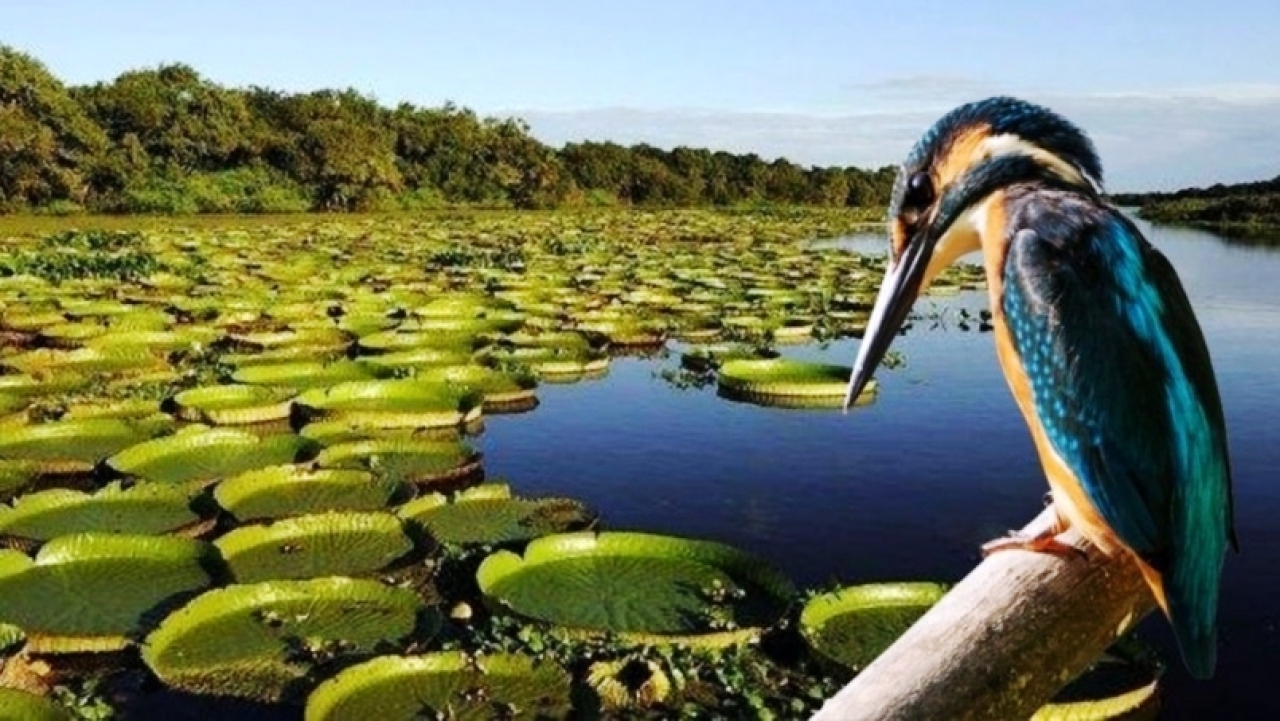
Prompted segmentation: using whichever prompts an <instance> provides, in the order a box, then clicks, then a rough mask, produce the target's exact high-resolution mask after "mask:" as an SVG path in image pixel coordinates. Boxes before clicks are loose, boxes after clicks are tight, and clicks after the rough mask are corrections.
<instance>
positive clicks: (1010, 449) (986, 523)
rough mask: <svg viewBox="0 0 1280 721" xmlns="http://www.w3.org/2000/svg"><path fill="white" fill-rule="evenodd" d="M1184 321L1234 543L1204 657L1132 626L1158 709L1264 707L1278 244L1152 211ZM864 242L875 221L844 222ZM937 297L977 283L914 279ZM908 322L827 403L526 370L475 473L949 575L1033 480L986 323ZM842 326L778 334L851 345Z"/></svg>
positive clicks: (720, 530)
mask: <svg viewBox="0 0 1280 721" xmlns="http://www.w3.org/2000/svg"><path fill="white" fill-rule="evenodd" d="M1142 228H1143V231H1144V232H1145V233H1146V234H1147V237H1148V238H1149V239H1150V240H1151V241H1152V242H1153V243H1154V244H1155V245H1156V246H1158V247H1159V248H1160V249H1161V250H1162V251H1163V252H1164V253H1165V254H1166V255H1167V256H1168V257H1169V259H1170V260H1171V262H1172V263H1173V265H1174V266H1175V268H1177V270H1178V272H1179V273H1180V275H1181V277H1182V280H1183V284H1184V285H1185V286H1186V288H1187V292H1188V294H1189V295H1190V297H1191V300H1192V303H1193V305H1194V306H1195V308H1196V312H1197V314H1198V317H1199V319H1200V323H1201V325H1202V326H1203V328H1204V332H1205V335H1206V337H1207V339H1208V342H1209V347H1210V350H1211V352H1212V354H1213V359H1214V365H1215V368H1216V370H1217V374H1218V379H1219V383H1220V385H1221V390H1222V396H1223V403H1224V405H1225V408H1226V414H1227V423H1228V426H1229V433H1230V443H1231V453H1232V465H1233V468H1234V474H1235V493H1236V504H1237V517H1236V523H1237V528H1238V530H1239V535H1240V539H1241V544H1242V549H1243V550H1242V553H1241V554H1239V555H1233V556H1231V557H1229V558H1228V560H1227V567H1226V572H1225V584H1224V589H1223V596H1222V621H1221V637H1222V648H1221V651H1220V653H1219V665H1218V672H1217V677H1216V678H1215V679H1213V680H1212V681H1208V682H1196V681H1193V680H1191V679H1190V678H1189V677H1188V676H1187V675H1186V673H1185V671H1184V670H1183V668H1182V665H1181V662H1180V660H1179V659H1178V657H1177V652H1176V650H1175V649H1174V647H1173V640H1172V636H1171V635H1170V634H1169V632H1168V630H1167V626H1166V624H1165V622H1164V621H1163V619H1162V618H1157V617H1153V618H1152V619H1149V620H1148V621H1147V622H1146V624H1145V626H1144V627H1143V634H1144V637H1145V638H1147V639H1148V640H1149V641H1151V642H1152V643H1154V644H1155V645H1157V646H1158V647H1159V648H1160V649H1161V650H1162V651H1163V653H1164V655H1165V657H1166V658H1167V659H1168V660H1169V661H1170V663H1169V666H1170V669H1169V673H1168V675H1167V676H1166V679H1167V684H1166V696H1165V698H1166V711H1165V714H1164V716H1163V717H1164V718H1175V719H1180V718H1214V719H1223V718H1241V719H1253V718H1280V694H1277V693H1276V692H1275V690H1274V689H1273V688H1272V687H1271V686H1270V684H1273V683H1275V682H1276V680H1277V679H1280V627H1278V626H1280V522H1277V519H1278V518H1280V480H1278V479H1277V478H1276V475H1277V469H1280V251H1277V250H1268V249H1266V248H1258V247H1249V246H1245V245H1237V244H1231V243H1230V242H1228V239H1227V238H1223V237H1221V236H1217V235H1214V234H1212V233H1207V232H1201V231H1195V230H1183V229H1171V228H1164V227H1160V228H1152V227H1151V226H1150V225H1146V224H1142ZM848 242H850V243H852V244H855V245H856V246H857V247H859V248H863V247H873V248H876V249H879V248H880V247H882V243H883V241H882V239H881V238H880V237H879V236H874V237H872V236H868V237H865V238H852V239H849V241H848ZM931 304H932V305H933V306H934V310H941V311H943V313H942V316H943V317H944V318H946V317H948V316H949V315H950V316H951V317H954V313H952V311H954V309H955V308H956V307H963V308H967V309H969V310H970V311H976V310H977V309H980V308H983V307H985V305H986V297H985V294H982V293H967V294H963V295H961V296H959V297H956V298H953V299H947V300H946V301H941V300H930V299H926V300H924V301H922V305H920V306H918V308H919V309H923V310H929V309H930V305H931ZM930 326H931V324H929V323H916V325H915V327H914V328H913V329H912V330H911V331H910V332H909V333H908V334H907V335H906V336H905V337H903V338H900V339H899V340H898V341H897V343H896V344H895V348H896V349H897V350H900V351H902V352H903V353H905V355H906V361H907V362H906V365H905V366H904V367H902V368H899V369H896V370H892V371H882V372H881V373H880V380H881V387H880V394H879V399H878V400H877V402H876V403H875V404H873V405H871V406H869V407H866V408H862V409H858V410H857V411H856V412H853V413H850V414H849V415H847V416H846V415H842V414H841V413H839V412H838V411H794V410H775V409H767V408H760V407H755V406H751V405H744V404H739V403H733V402H730V401H727V400H723V399H720V398H717V397H716V395H715V392H714V389H710V388H709V389H705V390H679V389H676V388H674V387H672V386H671V385H669V384H667V383H666V382H664V381H663V380H661V379H660V378H659V377H657V373H658V372H660V371H661V370H662V369H664V368H672V367H675V366H676V365H677V364H678V354H677V353H671V354H670V356H669V357H668V358H666V359H625V358H623V359H617V360H615V361H614V364H613V366H612V369H611V371H610V374H609V376H608V378H607V379H605V380H602V381H597V382H591V383H583V384H577V385H571V386H554V385H547V386H544V387H543V388H542V389H541V390H540V391H539V395H540V397H541V398H542V405H541V407H540V408H539V409H538V410H537V411H535V412H534V413H532V414H529V415H523V416H518V417H508V418H502V417H496V418H491V419H490V420H489V421H488V428H487V430H486V432H485V433H484V434H483V436H482V437H481V438H480V439H479V444H480V446H481V447H482V449H483V450H484V451H485V452H486V454H487V455H486V458H487V460H486V468H487V469H488V472H489V474H490V475H491V476H496V477H505V478H507V479H509V480H511V481H512V483H513V486H514V487H515V489H516V490H517V491H518V492H520V493H526V494H560V495H568V496H572V497H576V498H579V499H582V500H584V501H586V502H588V503H589V504H591V505H592V506H593V507H594V508H596V509H597V510H599V511H600V512H601V514H602V517H603V519H604V522H605V524H607V526H608V527H609V528H611V529H627V530H645V531H654V532H665V533H672V534H677V535H684V536H691V537H697V538H704V539H711V540H716V541H722V542H726V543H731V544H733V545H736V546H738V547H741V548H743V549H745V550H749V551H752V552H754V553H757V554H760V555H761V556H764V557H766V558H768V559H770V560H772V561H773V563H775V564H776V565H777V566H778V567H779V568H781V569H782V570H783V571H785V572H786V573H787V574H789V575H790V576H791V578H792V579H793V580H795V582H796V583H797V584H800V585H802V586H819V585H825V584H828V583H830V582H839V583H861V582H870V581H892V580H941V581H947V582H954V581H957V580H959V579H960V578H961V577H963V576H964V575H965V573H966V572H968V570H969V569H971V568H972V567H973V565H974V564H975V563H976V562H977V561H978V560H979V554H978V546H979V545H980V544H981V543H983V542H984V541H987V540H989V539H991V538H994V537H996V536H999V535H1001V534H1003V533H1004V532H1005V531H1006V530H1007V529H1010V528H1017V527H1020V526H1021V525H1022V524H1023V523H1024V522H1025V521H1027V520H1030V519H1031V517H1033V516H1034V515H1035V514H1036V513H1037V512H1039V511H1040V510H1041V508H1042V507H1043V506H1042V498H1043V496H1044V493H1045V491H1046V490H1047V486H1046V484H1045V481H1044V478H1043V475H1042V473H1041V471H1040V466H1039V464H1038V462H1037V461H1036V458H1035V453H1034V450H1033V447H1032V443H1031V440H1030V437H1029V436H1028V433H1027V431H1026V428H1025V426H1024V424H1023V421H1022V419H1021V417H1020V416H1019V414H1018V412H1017V410H1016V408H1015V407H1014V404H1013V401H1012V399H1011V398H1010V396H1009V393H1008V390H1007V389H1006V387H1005V384H1004V380H1003V378H1002V376H1001V374H1000V371H999V368H998V366H997V364H996V359H995V350H994V347H993V345H992V339H991V336H990V335H989V334H982V333H977V332H973V331H969V332H963V331H960V330H958V329H957V328H956V327H955V324H954V323H949V324H948V323H944V324H942V325H941V326H940V327H930ZM856 345H857V341H852V340H849V341H841V342H836V343H832V344H830V345H829V346H826V347H818V346H816V345H814V346H805V347H784V348H783V349H782V350H783V351H784V354H786V355H790V356H796V357H802V358H811V359H819V360H825V361H829V362H836V363H842V364H845V365H848V364H851V363H852V360H853V356H854V352H855V350H856Z"/></svg>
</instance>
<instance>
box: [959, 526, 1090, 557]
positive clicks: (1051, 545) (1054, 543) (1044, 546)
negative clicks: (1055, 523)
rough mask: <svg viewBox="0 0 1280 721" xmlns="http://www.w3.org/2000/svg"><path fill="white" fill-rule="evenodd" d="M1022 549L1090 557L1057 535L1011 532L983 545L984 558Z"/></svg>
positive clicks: (1058, 554)
mask: <svg viewBox="0 0 1280 721" xmlns="http://www.w3.org/2000/svg"><path fill="white" fill-rule="evenodd" d="M1015 548H1016V549H1021V550H1023V551H1031V552H1033V553H1052V554H1053V555H1055V556H1078V557H1080V558H1085V559H1087V558H1088V557H1089V555H1088V554H1087V553H1085V552H1084V549H1083V548H1080V547H1079V546H1076V545H1073V544H1070V543H1067V542H1065V541H1061V540H1059V539H1058V537H1057V535H1055V534H1053V533H1052V532H1050V533H1045V534H1042V535H1039V536H1028V535H1024V534H1021V533H1018V532H1017V531H1010V532H1009V535H1007V536H1005V537H1004V538H997V539H995V540H994V541H988V542H986V543H984V544H982V555H983V557H984V558H985V557H987V556H990V555H991V554H993V553H998V552H1000V551H1009V550H1012V549H1015Z"/></svg>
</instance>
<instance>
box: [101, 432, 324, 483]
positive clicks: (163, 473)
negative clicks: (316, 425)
mask: <svg viewBox="0 0 1280 721" xmlns="http://www.w3.org/2000/svg"><path fill="white" fill-rule="evenodd" d="M315 450H316V444H315V443H314V442H312V441H309V440H307V439H305V438H301V437H299V436H294V435H275V436H267V437H265V438H262V437H258V436H256V435H254V434H252V433H249V432H246V431H240V430H233V429H230V428H213V429H202V428H198V429H195V430H192V431H188V432H183V433H178V434H176V435H173V436H168V437H166V438H157V439H156V440H153V441H147V442H145V443H139V444H138V445H136V446H132V447H130V448H126V449H125V450H123V451H121V452H120V453H117V454H116V455H114V456H112V457H111V458H109V459H108V460H107V465H108V466H110V467H111V468H112V469H114V470H115V471H117V472H118V473H122V474H125V475H129V476H137V477H140V478H144V479H146V480H149V481H161V482H165V483H185V482H187V481H206V482H208V481H216V480H220V479H223V478H229V477H231V476H235V475H239V474H240V473H244V472H245V471H249V470H253V469H255V468H265V467H267V466H276V465H280V464H283V463H293V462H295V461H298V460H304V459H305V458H306V457H309V456H310V455H312V454H313V453H314V452H315Z"/></svg>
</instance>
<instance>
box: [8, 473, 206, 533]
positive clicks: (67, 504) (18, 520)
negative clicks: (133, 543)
mask: <svg viewBox="0 0 1280 721" xmlns="http://www.w3.org/2000/svg"><path fill="white" fill-rule="evenodd" d="M191 495H192V494H191V492H190V491H189V490H188V489H185V488H183V487H182V486H180V485H171V484H159V483H143V484H139V485H137V486H134V487H133V488H122V487H121V486H120V485H119V484H118V483H113V484H111V485H109V486H107V487H106V488H103V489H102V490H100V491H98V492H96V493H93V494H89V493H83V492H80V491H73V490H68V489H62V488H55V489H50V490H47V491H41V492H39V493H32V494H30V495H26V496H22V497H21V498H19V499H17V500H16V501H14V503H13V505H12V506H0V537H3V536H13V537H18V538H24V539H31V540H35V541H47V540H49V539H51V538H54V537H57V536H65V535H70V534H73V533H85V532H91V531H94V532H100V533H128V534H138V535H154V534H161V533H168V532H169V531H173V530H177V529H180V528H184V527H188V526H192V525H194V524H197V523H199V522H200V517H199V516H198V515H196V513H195V512H194V511H192V510H191Z"/></svg>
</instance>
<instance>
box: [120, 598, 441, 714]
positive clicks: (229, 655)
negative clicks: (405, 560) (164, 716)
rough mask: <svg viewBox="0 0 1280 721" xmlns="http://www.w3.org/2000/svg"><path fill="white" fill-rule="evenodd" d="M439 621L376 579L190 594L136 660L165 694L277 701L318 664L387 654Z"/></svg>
mask: <svg viewBox="0 0 1280 721" xmlns="http://www.w3.org/2000/svg"><path fill="white" fill-rule="evenodd" d="M439 621H440V618H439V614H438V612H436V611H435V610H434V609H429V608H428V607H427V606H425V605H424V604H423V602H422V599H421V598H420V597H419V596H418V594H417V593H416V592H414V591H412V590H409V589H405V588H393V587H389V586H385V585H383V584H381V583H378V582H377V581H367V580H361V579H351V578H319V579H315V580H310V581H268V582H265V583H255V584H250V585H238V586H228V587H226V588H222V589H218V590H214V591H210V592H208V593H205V594H204V595H202V596H199V597H198V598H196V599H195V600H193V601H191V602H190V603H188V604H187V605H186V606H185V607H183V608H181V609H179V610H178V611H176V612H174V613H173V614H171V615H170V616H169V617H168V618H166V619H165V620H164V621H163V622H162V623H161V624H160V627H159V628H157V629H156V630H155V631H154V632H153V633H152V634H151V635H150V636H148V637H147V640H146V643H145V645H144V646H143V649H142V658H143V660H144V661H146V663H147V666H148V667H150V668H151V670H152V671H153V672H154V673H155V674H156V676H158V677H160V680H161V681H163V682H164V683H166V684H167V685H169V686H171V687H174V688H179V689H184V690H187V691H192V692H195V693H205V694H215V695H223V696H235V697H241V698H251V699H257V700H260V701H278V700H280V699H283V698H286V697H290V696H297V695H300V693H301V692H302V690H303V689H304V688H305V687H306V686H308V685H309V684H308V678H309V676H310V675H311V674H312V673H313V671H314V670H315V668H316V667H317V666H319V665H321V664H325V663H329V662H332V661H333V660H335V659H341V658H352V657H355V658H358V657H360V656H365V655H371V654H373V653H375V652H377V651H384V652H385V651H387V650H391V649H393V648H395V647H396V646H398V645H399V644H401V643H402V642H403V641H404V640H405V639H407V638H408V637H410V636H412V635H416V636H418V637H425V636H429V635H430V634H431V633H434V630H435V629H436V628H438V627H439Z"/></svg>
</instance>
